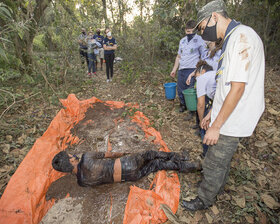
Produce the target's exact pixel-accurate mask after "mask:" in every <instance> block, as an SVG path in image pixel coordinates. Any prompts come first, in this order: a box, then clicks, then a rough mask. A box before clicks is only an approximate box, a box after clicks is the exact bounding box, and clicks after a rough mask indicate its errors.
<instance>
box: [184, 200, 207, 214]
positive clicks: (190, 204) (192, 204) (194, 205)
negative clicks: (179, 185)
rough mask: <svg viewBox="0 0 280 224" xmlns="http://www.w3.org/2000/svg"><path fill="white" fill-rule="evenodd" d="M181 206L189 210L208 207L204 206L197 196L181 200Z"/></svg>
mask: <svg viewBox="0 0 280 224" xmlns="http://www.w3.org/2000/svg"><path fill="white" fill-rule="evenodd" d="M182 207H183V208H185V209H187V210H189V211H197V210H203V209H207V208H208V206H205V205H204V203H203V201H202V200H201V199H200V198H199V197H196V198H195V199H193V200H191V201H185V200H183V203H182Z"/></svg>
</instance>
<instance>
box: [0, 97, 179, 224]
mask: <svg viewBox="0 0 280 224" xmlns="http://www.w3.org/2000/svg"><path fill="white" fill-rule="evenodd" d="M96 102H101V103H105V104H106V105H109V106H110V107H112V108H121V107H124V106H132V105H130V104H125V103H124V102H115V101H106V102H102V101H101V100H99V99H97V98H95V97H92V98H90V99H88V100H83V101H79V100H78V99H77V98H76V96H75V95H74V94H70V95H69V96H68V98H67V99H65V100H61V103H62V104H63V106H64V107H65V109H61V110H60V111H59V112H58V114H57V115H56V116H55V118H54V119H53V121H52V122H51V124H50V126H49V127H48V129H47V130H46V132H45V133H44V134H43V136H42V137H40V138H39V139H37V141H36V142H35V144H34V145H33V147H32V148H31V150H30V151H29V152H28V154H27V155H26V157H25V158H24V160H23V161H22V163H21V164H20V166H19V167H18V169H17V170H16V172H15V173H14V175H13V176H12V178H11V179H10V181H9V183H8V185H7V187H6V189H5V191H4V194H3V195H2V198H1V200H0V223H13V224H17V223H18V224H23V223H26V224H31V223H39V222H40V220H41V219H42V218H43V217H44V215H45V214H46V213H47V211H48V210H49V209H50V208H51V206H52V205H53V204H54V200H52V201H46V199H45V195H46V192H47V191H48V188H49V186H50V185H51V183H52V182H54V181H55V180H57V179H59V178H60V177H62V176H63V174H62V173H60V172H57V171H55V170H54V169H53V168H52V165H51V161H52V159H53V157H54V155H55V154H57V153H58V152H59V151H61V150H64V149H65V148H66V147H67V144H66V143H70V144H74V143H75V144H77V143H78V142H79V138H78V137H76V136H72V135H71V133H70V130H71V128H72V127H73V126H74V125H75V124H77V123H78V122H79V121H81V120H82V119H83V118H84V117H85V112H86V111H87V109H88V108H89V107H91V106H92V105H93V104H94V103H96ZM132 121H133V122H137V123H138V124H139V125H140V126H141V127H142V129H143V130H144V132H145V133H146V137H149V136H154V137H155V140H154V143H157V144H160V145H161V146H162V147H161V149H160V150H163V151H169V149H168V148H167V146H166V144H165V143H164V141H163V140H162V138H161V135H160V133H159V132H157V131H156V130H155V129H154V128H152V127H150V123H149V120H148V119H147V118H146V117H145V116H144V115H143V113H142V112H139V111H136V112H135V114H134V116H133V117H132ZM179 195H180V184H179V179H178V176H177V174H176V173H171V174H169V175H167V173H166V172H165V171H160V172H158V173H157V175H156V177H155V179H154V181H153V184H152V185H151V190H143V189H140V188H137V187H131V191H130V193H129V196H128V201H127V205H126V208H125V215H124V221H123V223H124V224H126V223H127V224H130V223H131V224H132V223H133V224H137V223H162V222H164V221H166V220H167V217H166V216H165V214H164V213H163V211H162V210H161V209H160V208H159V205H160V204H161V203H164V204H167V205H168V206H169V207H170V208H171V209H172V211H173V212H174V213H175V212H176V211H177V209H178V205H179Z"/></svg>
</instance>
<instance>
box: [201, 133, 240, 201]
mask: <svg viewBox="0 0 280 224" xmlns="http://www.w3.org/2000/svg"><path fill="white" fill-rule="evenodd" d="M238 143H239V138H238V137H230V136H225V135H220V137H219V140H218V142H217V144H216V145H213V146H209V150H208V151H207V153H206V156H205V159H204V161H203V163H202V169H203V177H202V182H201V184H200V186H199V188H198V197H199V198H200V199H201V200H202V201H203V202H204V204H205V205H206V206H211V205H212V204H213V203H214V202H215V200H216V196H217V194H218V193H219V192H222V190H223V189H224V186H225V184H226V181H227V177H228V174H229V170H230V162H231V159H232V156H233V154H234V153H235V151H236V149H237V145H238Z"/></svg>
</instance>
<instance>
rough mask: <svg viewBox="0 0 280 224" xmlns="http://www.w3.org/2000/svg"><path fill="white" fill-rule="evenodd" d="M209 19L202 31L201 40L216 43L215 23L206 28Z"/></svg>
mask: <svg viewBox="0 0 280 224" xmlns="http://www.w3.org/2000/svg"><path fill="white" fill-rule="evenodd" d="M210 19H211V17H210V18H209V20H208V22H207V24H206V27H205V29H204V32H203V34H202V35H201V37H202V39H203V40H205V41H213V42H214V41H217V40H218V37H217V22H216V24H215V25H214V26H207V25H208V23H209V21H210Z"/></svg>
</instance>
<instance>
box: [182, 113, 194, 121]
mask: <svg viewBox="0 0 280 224" xmlns="http://www.w3.org/2000/svg"><path fill="white" fill-rule="evenodd" d="M192 118H193V115H192V113H188V115H187V116H186V117H184V121H189V120H191V119H192Z"/></svg>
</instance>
